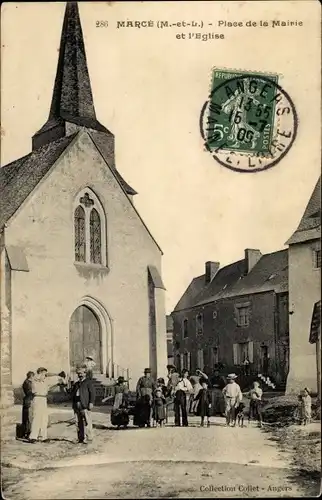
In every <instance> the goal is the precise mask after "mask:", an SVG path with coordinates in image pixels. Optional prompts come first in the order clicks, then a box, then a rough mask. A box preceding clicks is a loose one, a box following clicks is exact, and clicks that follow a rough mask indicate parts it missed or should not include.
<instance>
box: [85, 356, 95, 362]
mask: <svg viewBox="0 0 322 500" xmlns="http://www.w3.org/2000/svg"><path fill="white" fill-rule="evenodd" d="M86 359H90V360H91V361H94V359H93V358H92V356H86Z"/></svg>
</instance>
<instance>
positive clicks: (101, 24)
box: [96, 21, 108, 28]
mask: <svg viewBox="0 0 322 500" xmlns="http://www.w3.org/2000/svg"><path fill="white" fill-rule="evenodd" d="M107 27H108V21H96V28H107Z"/></svg>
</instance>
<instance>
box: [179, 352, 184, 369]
mask: <svg viewBox="0 0 322 500" xmlns="http://www.w3.org/2000/svg"><path fill="white" fill-rule="evenodd" d="M183 368H184V359H183V354H180V370H183Z"/></svg>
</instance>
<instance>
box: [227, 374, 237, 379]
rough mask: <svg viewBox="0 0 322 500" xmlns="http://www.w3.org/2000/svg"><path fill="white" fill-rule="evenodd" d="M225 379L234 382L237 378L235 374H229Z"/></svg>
mask: <svg viewBox="0 0 322 500" xmlns="http://www.w3.org/2000/svg"><path fill="white" fill-rule="evenodd" d="M227 378H228V379H230V380H235V378H237V375H236V373H230V374H229V375H227Z"/></svg>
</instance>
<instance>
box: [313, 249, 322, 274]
mask: <svg viewBox="0 0 322 500" xmlns="http://www.w3.org/2000/svg"><path fill="white" fill-rule="evenodd" d="M313 265H314V267H315V268H316V269H318V268H319V267H321V249H320V248H318V249H316V250H313Z"/></svg>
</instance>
